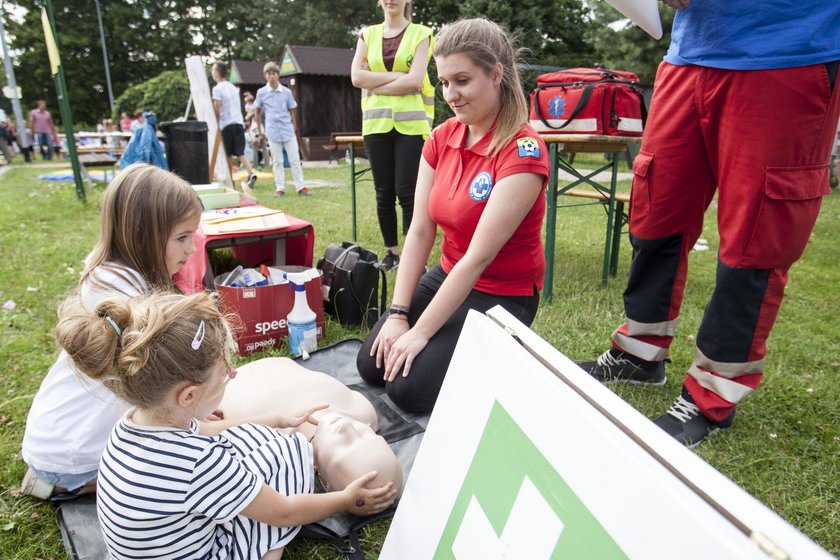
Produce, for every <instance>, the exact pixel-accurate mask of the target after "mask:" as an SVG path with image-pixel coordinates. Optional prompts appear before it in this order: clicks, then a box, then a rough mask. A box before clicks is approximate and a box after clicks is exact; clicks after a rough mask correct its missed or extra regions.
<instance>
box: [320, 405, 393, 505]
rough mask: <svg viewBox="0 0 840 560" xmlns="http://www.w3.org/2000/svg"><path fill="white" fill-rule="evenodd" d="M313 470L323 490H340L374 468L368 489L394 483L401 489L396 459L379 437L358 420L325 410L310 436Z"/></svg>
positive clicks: (383, 440) (383, 439)
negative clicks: (313, 457) (316, 473)
mask: <svg viewBox="0 0 840 560" xmlns="http://www.w3.org/2000/svg"><path fill="white" fill-rule="evenodd" d="M311 441H312V447H313V449H314V452H315V470H316V471H317V472H318V476H319V478H320V480H321V485H322V486H323V487H324V490H327V491H328V492H329V491H334V490H343V489H344V488H345V487H346V486H347V485H348V484H349V483H351V482H353V481H354V480H356V479H357V478H359V477H360V476H362V475H364V474H366V473H369V472H370V471H376V472H377V473H378V474H377V476H376V478H374V479H373V480H372V481H370V482H368V484H367V487H368V488H377V487H379V486H382V485H384V484H387V483H388V482H393V483H394V487H395V488H397V489H398V490H399V489H400V488H402V483H403V472H402V467H401V466H400V462H399V460H397V457H396V455H394V452H393V451H392V450H391V447H390V446H389V445H388V443H387V442H386V441H385V438H383V437H382V436H379V435H376V432H374V431H373V429H372V428H371V427H370V426H368V425H367V424H365V423H364V422H359V421H358V420H353V419H351V418H349V417H347V416H344V415H342V414H337V413H335V412H330V411H329V410H326V411H324V412H322V413H320V414H319V419H318V428H317V429H316V430H315V435H314V436H313V437H312V440H311Z"/></svg>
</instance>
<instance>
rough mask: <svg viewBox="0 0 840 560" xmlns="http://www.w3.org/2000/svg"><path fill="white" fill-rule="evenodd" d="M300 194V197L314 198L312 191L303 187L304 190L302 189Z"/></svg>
mask: <svg viewBox="0 0 840 560" xmlns="http://www.w3.org/2000/svg"><path fill="white" fill-rule="evenodd" d="M298 194H299V195H300V196H312V191H310V190H309V189H307V188H306V187H303V188H302V189H300V190H299V191H298Z"/></svg>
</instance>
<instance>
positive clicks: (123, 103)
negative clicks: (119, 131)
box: [113, 70, 190, 122]
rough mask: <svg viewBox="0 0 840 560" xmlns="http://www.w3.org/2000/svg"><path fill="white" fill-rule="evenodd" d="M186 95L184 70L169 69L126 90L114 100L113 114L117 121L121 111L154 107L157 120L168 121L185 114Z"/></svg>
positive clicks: (129, 112) (151, 109) (187, 91)
mask: <svg viewBox="0 0 840 560" xmlns="http://www.w3.org/2000/svg"><path fill="white" fill-rule="evenodd" d="M189 98H190V83H189V81H188V80H187V75H186V72H184V71H181V70H170V71H167V72H163V73H161V74H160V75H158V76H155V77H154V78H152V79H151V80H149V81H146V82H143V83H142V84H138V85H136V86H132V87H130V88H128V89H127V90H125V93H123V94H122V95H121V96H120V97H118V98H117V99H116V100H115V101H114V116H113V118H114V119H115V122H116V120H118V119H119V116H120V113H121V112H123V111H125V112H127V113H128V114H132V113H133V112H134V111H135V110H136V109H143V110H144V111H154V112H155V114H156V115H157V116H158V122H165V121H171V120H174V119H176V118H178V117H182V116H183V115H184V111H185V110H186V108H187V103H188V101H189Z"/></svg>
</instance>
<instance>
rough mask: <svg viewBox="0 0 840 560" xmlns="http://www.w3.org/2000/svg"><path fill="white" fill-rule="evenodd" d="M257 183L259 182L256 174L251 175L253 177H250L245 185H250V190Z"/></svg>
mask: <svg viewBox="0 0 840 560" xmlns="http://www.w3.org/2000/svg"><path fill="white" fill-rule="evenodd" d="M256 182H257V174H256V173H251V175H249V176H248V180H247V181H245V184H246V185H248V188H249V189H250V188H251V187H253V186H254V183H256Z"/></svg>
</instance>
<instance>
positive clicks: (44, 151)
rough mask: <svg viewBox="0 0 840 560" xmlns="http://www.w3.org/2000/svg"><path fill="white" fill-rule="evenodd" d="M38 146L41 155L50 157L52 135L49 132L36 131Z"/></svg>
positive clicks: (46, 157)
mask: <svg viewBox="0 0 840 560" xmlns="http://www.w3.org/2000/svg"><path fill="white" fill-rule="evenodd" d="M35 136H37V137H38V148H39V149H40V150H41V157H42V158H44V159H52V135H51V134H50V133H49V132H38V133H36V134H35Z"/></svg>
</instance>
